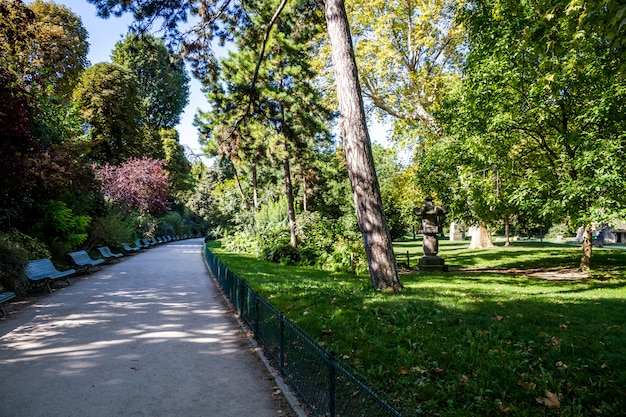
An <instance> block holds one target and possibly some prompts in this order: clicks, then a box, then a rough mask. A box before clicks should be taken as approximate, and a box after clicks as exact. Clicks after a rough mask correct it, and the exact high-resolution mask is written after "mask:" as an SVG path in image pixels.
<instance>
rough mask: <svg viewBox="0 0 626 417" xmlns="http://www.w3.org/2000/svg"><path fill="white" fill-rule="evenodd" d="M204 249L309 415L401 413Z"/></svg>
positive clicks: (341, 416)
mask: <svg viewBox="0 0 626 417" xmlns="http://www.w3.org/2000/svg"><path fill="white" fill-rule="evenodd" d="M204 255H205V259H206V261H207V264H208V265H209V268H210V269H211V272H212V273H213V275H214V277H215V279H216V280H217V281H218V282H219V284H220V285H221V286H222V289H223V290H224V293H225V294H226V296H227V297H228V298H229V299H230V301H231V302H232V304H233V305H234V306H235V308H236V309H237V310H238V311H239V314H240V316H241V318H242V319H243V320H244V321H245V322H246V324H247V325H248V326H249V327H250V329H251V330H252V331H253V332H254V336H255V338H256V339H257V340H258V341H259V343H260V344H261V345H262V346H263V349H264V351H265V352H266V354H267V356H268V357H269V358H270V359H271V360H272V362H273V363H274V365H275V366H276V368H277V369H278V371H279V372H280V373H281V375H282V376H283V378H284V379H285V381H286V382H287V383H288V384H289V385H290V386H291V388H292V389H293V390H294V392H295V393H296V394H297V395H298V397H299V399H300V401H301V402H302V403H303V404H304V405H305V408H306V410H307V412H308V414H309V415H311V416H320V417H322V416H323V417H351V416H354V417H357V416H358V417H386V416H390V417H402V415H401V414H400V413H399V412H398V411H396V410H394V409H393V408H392V407H391V406H390V405H389V404H388V403H387V402H386V401H384V400H383V399H382V398H381V395H380V394H377V393H375V392H374V389H373V388H372V387H371V386H370V385H369V384H367V383H366V382H363V381H362V380H360V379H359V378H358V377H356V376H355V374H354V372H352V371H350V370H349V369H348V368H347V366H346V365H342V364H341V363H339V362H338V361H337V360H336V359H335V358H334V356H333V355H332V353H329V352H326V351H324V350H322V349H320V347H319V346H318V345H317V344H316V343H315V342H314V341H313V339H311V338H310V337H309V336H308V335H306V334H305V333H304V331H302V329H300V328H299V327H298V326H297V325H296V324H295V323H293V322H292V321H291V320H289V319H288V318H287V317H285V315H284V314H283V313H281V312H279V311H278V310H277V309H276V308H274V307H273V306H272V305H271V304H270V303H269V302H267V301H266V300H265V299H263V298H262V297H261V296H259V295H258V294H257V293H256V292H255V291H254V290H253V289H252V288H251V287H250V286H249V285H248V284H247V283H246V282H244V281H243V280H242V279H240V278H239V277H237V276H236V275H235V274H234V273H233V272H231V271H230V270H229V269H228V268H226V266H225V265H224V264H223V263H221V262H220V261H219V259H217V258H216V257H215V255H213V253H212V252H211V251H210V250H209V249H208V248H207V247H206V246H205V249H204Z"/></svg>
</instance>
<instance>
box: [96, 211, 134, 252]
mask: <svg viewBox="0 0 626 417" xmlns="http://www.w3.org/2000/svg"><path fill="white" fill-rule="evenodd" d="M135 236H136V232H135V229H134V227H133V223H132V221H131V219H130V218H129V217H128V215H127V214H125V213H121V212H112V213H110V214H107V215H106V216H104V217H97V218H95V219H93V221H92V222H91V224H90V227H89V237H88V239H87V241H86V242H85V247H87V248H88V249H91V248H93V247H95V246H98V245H103V246H109V247H110V248H119V247H120V244H121V243H122V242H132V240H133V239H134V238H135Z"/></svg>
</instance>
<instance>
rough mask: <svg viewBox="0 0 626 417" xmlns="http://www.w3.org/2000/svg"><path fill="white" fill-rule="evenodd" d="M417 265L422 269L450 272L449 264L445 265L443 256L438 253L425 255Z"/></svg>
mask: <svg viewBox="0 0 626 417" xmlns="http://www.w3.org/2000/svg"><path fill="white" fill-rule="evenodd" d="M417 267H418V269H419V270H420V271H440V272H448V266H447V265H445V261H444V260H443V258H440V257H438V256H436V255H425V256H422V257H421V258H420V259H419V263H418V264H417Z"/></svg>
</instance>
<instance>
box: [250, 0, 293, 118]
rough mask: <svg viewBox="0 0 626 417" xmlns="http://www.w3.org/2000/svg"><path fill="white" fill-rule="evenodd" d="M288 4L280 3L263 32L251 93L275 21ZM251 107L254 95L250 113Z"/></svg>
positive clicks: (285, 1) (283, 0)
mask: <svg viewBox="0 0 626 417" xmlns="http://www.w3.org/2000/svg"><path fill="white" fill-rule="evenodd" d="M286 5H287V0H282V2H281V3H280V5H279V6H278V9H276V12H275V13H274V16H272V19H271V20H270V22H269V23H268V25H267V27H266V28H265V33H264V34H263V42H262V43H261V51H260V52H259V58H258V59H257V62H256V67H255V68H254V75H253V76H252V82H251V83H250V92H251V93H252V90H253V89H254V85H255V84H256V81H257V79H258V78H259V69H260V67H261V62H263V58H264V56H265V46H266V45H267V42H268V40H269V37H270V31H271V30H272V27H273V26H274V23H276V20H278V17H279V16H280V13H281V12H282V11H283V9H284V8H285V6H286ZM250 107H252V97H250V101H249V102H248V113H250Z"/></svg>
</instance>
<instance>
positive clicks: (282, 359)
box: [278, 311, 285, 374]
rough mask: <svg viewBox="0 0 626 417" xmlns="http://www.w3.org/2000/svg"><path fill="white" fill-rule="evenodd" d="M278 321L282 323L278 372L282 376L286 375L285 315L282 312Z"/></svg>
mask: <svg viewBox="0 0 626 417" xmlns="http://www.w3.org/2000/svg"><path fill="white" fill-rule="evenodd" d="M278 321H279V322H280V342H279V354H278V358H279V360H278V370H279V371H280V373H281V374H284V373H285V369H284V365H285V313H283V312H282V311H281V312H280V313H278Z"/></svg>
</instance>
